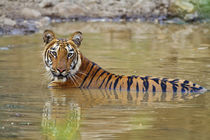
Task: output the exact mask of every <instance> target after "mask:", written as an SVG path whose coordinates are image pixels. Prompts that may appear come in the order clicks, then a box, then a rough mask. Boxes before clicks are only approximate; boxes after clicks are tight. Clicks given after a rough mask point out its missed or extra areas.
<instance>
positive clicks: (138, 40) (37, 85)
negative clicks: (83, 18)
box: [0, 23, 210, 140]
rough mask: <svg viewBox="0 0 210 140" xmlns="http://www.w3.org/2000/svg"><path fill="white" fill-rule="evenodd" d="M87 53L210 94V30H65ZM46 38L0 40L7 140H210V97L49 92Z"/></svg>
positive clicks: (117, 68)
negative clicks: (193, 85) (81, 36)
mask: <svg viewBox="0 0 210 140" xmlns="http://www.w3.org/2000/svg"><path fill="white" fill-rule="evenodd" d="M50 28H51V29H53V30H54V31H55V30H56V31H55V32H56V33H57V34H59V36H60V37H66V38H68V37H69V34H70V33H72V32H73V31H76V30H80V31H82V32H83V33H84V39H83V43H82V46H81V51H82V52H83V54H84V55H85V56H87V57H88V58H89V59H90V60H92V61H94V62H96V63H97V64H99V65H100V66H101V67H103V68H104V69H106V70H108V71H111V72H113V73H119V74H127V75H133V74H135V75H152V76H160V77H169V78H180V79H187V80H191V81H193V82H196V83H198V84H200V85H202V86H204V87H205V88H207V89H210V71H209V68H210V26H209V25H181V26H180V25H154V24H146V23H145V24H140V23H128V24H123V23H122V24H119V23H113V24H112V23H71V24H70V23H66V24H55V25H52V26H51V27H50ZM42 49H43V46H42V36H41V34H35V35H29V36H6V37H1V38H0V139H5V140H10V139H68V140H69V139H83V140H87V139H91V140H92V139H106V140H107V139H111V140H112V139H120V140H123V139H125V140H127V139H147V140H156V139H163V140H168V139H174V140H177V139H179V140H182V139H183V140H186V139H190V140H194V139H195V140H197V139H200V140H207V139H210V134H209V131H210V126H209V125H208V124H210V117H209V116H210V92H206V93H205V94H202V95H200V96H198V95H183V94H177V95H173V93H166V94H161V93H157V94H156V95H153V94H152V93H148V94H143V93H140V94H138V95H137V94H136V93H135V92H134V93H127V92H114V91H106V90H96V89H92V90H80V89H48V88H47V84H48V82H49V79H48V78H47V76H46V75H45V69H44V67H43V63H42V56H41V54H42Z"/></svg>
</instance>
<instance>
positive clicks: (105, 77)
mask: <svg viewBox="0 0 210 140" xmlns="http://www.w3.org/2000/svg"><path fill="white" fill-rule="evenodd" d="M43 39H44V42H45V51H44V61H45V64H46V69H47V70H48V71H49V72H50V74H51V76H52V82H51V83H50V84H49V87H55V88H62V87H68V88H73V87H75V88H97V89H110V90H112V89H113V90H126V91H131V90H132V91H137V92H205V91H206V89H205V88H203V87H201V86H199V85H198V84H194V83H192V82H190V81H187V80H179V79H167V78H156V77H150V76H145V77H141V76H123V75H115V74H112V73H110V72H107V71H106V70H104V69H102V68H101V67H100V66H98V65H97V64H95V63H94V62H91V61H90V60H88V59H87V58H86V57H84V56H83V55H82V53H81V52H80V51H79V46H80V44H81V41H82V33H81V32H75V33H74V34H73V35H72V37H70V39H69V40H63V39H57V38H55V34H54V33H53V32H52V31H50V30H46V31H45V32H44V36H43Z"/></svg>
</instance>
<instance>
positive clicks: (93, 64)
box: [80, 63, 95, 88]
mask: <svg viewBox="0 0 210 140" xmlns="http://www.w3.org/2000/svg"><path fill="white" fill-rule="evenodd" d="M94 66H95V63H92V66H91V68H90V70H89V72H88V74H87V75H86V76H85V78H84V80H83V81H82V84H81V85H80V88H81V87H82V86H83V84H84V82H85V81H86V79H87V78H88V76H89V74H90V72H91V71H92V69H93V67H94Z"/></svg>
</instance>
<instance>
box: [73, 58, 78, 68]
mask: <svg viewBox="0 0 210 140" xmlns="http://www.w3.org/2000/svg"><path fill="white" fill-rule="evenodd" d="M78 57H79V56H78V55H77V61H76V63H75V64H74V66H73V67H72V69H75V67H76V65H77V62H78ZM73 62H74V61H72V63H73Z"/></svg>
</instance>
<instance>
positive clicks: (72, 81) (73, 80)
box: [69, 75, 77, 86]
mask: <svg viewBox="0 0 210 140" xmlns="http://www.w3.org/2000/svg"><path fill="white" fill-rule="evenodd" d="M69 77H70V78H71V80H72V82H73V84H74V85H75V86H77V85H76V84H75V82H74V79H73V78H72V77H71V75H69Z"/></svg>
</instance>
